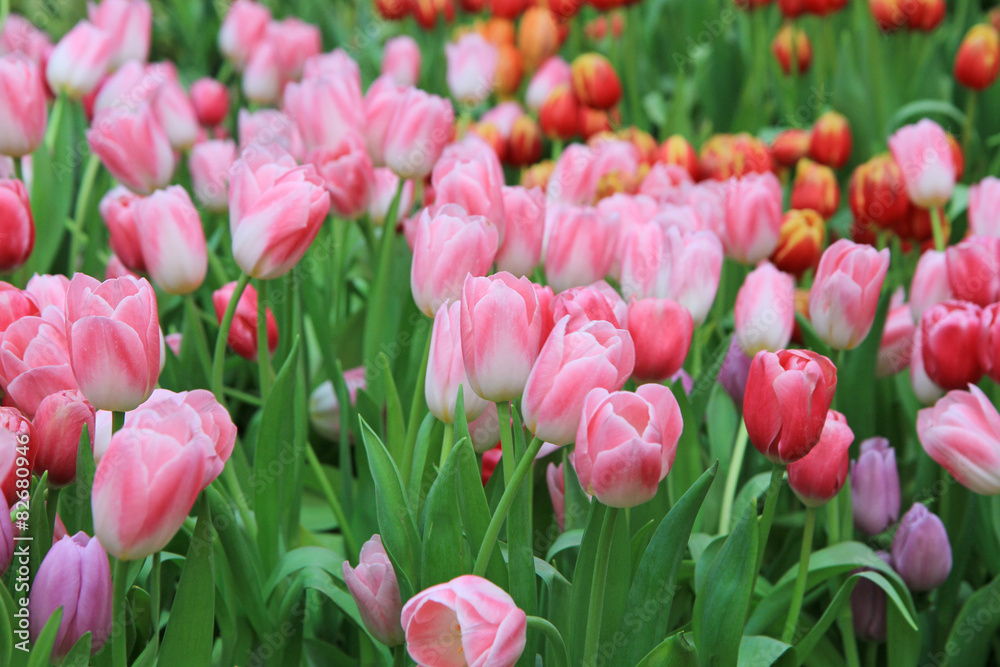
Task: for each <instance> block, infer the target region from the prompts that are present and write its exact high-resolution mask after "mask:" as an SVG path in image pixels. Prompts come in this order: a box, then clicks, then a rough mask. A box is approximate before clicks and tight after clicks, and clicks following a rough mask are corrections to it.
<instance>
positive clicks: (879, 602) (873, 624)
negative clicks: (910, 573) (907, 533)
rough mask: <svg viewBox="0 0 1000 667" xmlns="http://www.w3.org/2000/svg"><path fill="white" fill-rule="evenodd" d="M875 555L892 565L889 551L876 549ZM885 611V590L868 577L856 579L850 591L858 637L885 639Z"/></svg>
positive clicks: (872, 640)
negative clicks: (856, 581)
mask: <svg viewBox="0 0 1000 667" xmlns="http://www.w3.org/2000/svg"><path fill="white" fill-rule="evenodd" d="M875 555H877V556H878V557H879V558H881V559H882V560H883V561H884V562H885V563H886V564H887V565H889V566H891V565H892V556H891V555H889V552H887V551H876V552H875ZM886 613H887V612H886V597H885V591H884V590H882V589H881V588H880V587H879V585H878V584H876V583H875V582H874V581H871V580H870V579H864V578H862V579H858V583H857V584H856V585H855V586H854V590H853V591H851V620H852V621H853V623H854V631H855V632H856V633H857V635H858V637H860V638H861V639H863V640H865V641H870V642H883V641H885V635H886V618H887V616H886Z"/></svg>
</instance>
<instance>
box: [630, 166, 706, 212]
mask: <svg viewBox="0 0 1000 667" xmlns="http://www.w3.org/2000/svg"><path fill="white" fill-rule="evenodd" d="M693 185H694V183H693V182H692V180H691V174H689V173H688V171H687V169H685V168H684V167H680V166H678V165H676V164H663V163H662V162H657V163H656V164H654V165H653V166H652V167H651V168H650V169H649V173H648V174H646V177H645V178H644V179H642V183H641V184H640V185H639V193H640V194H644V195H647V196H649V197H652V198H653V199H655V200H656V201H657V202H659V203H661V204H668V203H670V204H680V203H683V202H685V201H686V200H687V198H688V194H689V193H690V191H691V190H692V186H693Z"/></svg>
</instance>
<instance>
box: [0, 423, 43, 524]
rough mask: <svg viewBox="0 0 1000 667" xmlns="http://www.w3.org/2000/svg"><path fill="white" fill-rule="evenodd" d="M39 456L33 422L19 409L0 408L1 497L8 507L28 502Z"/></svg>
mask: <svg viewBox="0 0 1000 667" xmlns="http://www.w3.org/2000/svg"><path fill="white" fill-rule="evenodd" d="M37 452H38V434H37V432H36V431H35V427H34V426H32V425H31V422H30V421H28V420H27V419H25V417H24V415H23V414H21V412H20V411H19V410H18V409H17V408H11V407H0V496H2V497H3V498H4V500H5V502H6V504H7V505H8V506H13V505H14V504H15V503H16V502H18V501H19V500H23V501H25V502H27V501H28V489H27V488H25V487H24V484H26V483H28V482H30V479H31V471H32V469H33V468H34V462H35V456H36V453H37ZM22 480H23V481H22ZM9 518H10V516H9V515H8V519H9Z"/></svg>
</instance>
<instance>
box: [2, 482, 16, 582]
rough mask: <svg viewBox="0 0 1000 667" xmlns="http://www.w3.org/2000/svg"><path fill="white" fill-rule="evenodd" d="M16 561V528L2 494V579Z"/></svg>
mask: <svg viewBox="0 0 1000 667" xmlns="http://www.w3.org/2000/svg"><path fill="white" fill-rule="evenodd" d="M13 560H14V526H13V525H12V524H11V521H10V508H9V507H8V506H7V500H6V499H5V498H4V497H3V494H0V577H2V576H3V575H4V574H5V573H6V572H7V568H8V567H10V564H11V561H13Z"/></svg>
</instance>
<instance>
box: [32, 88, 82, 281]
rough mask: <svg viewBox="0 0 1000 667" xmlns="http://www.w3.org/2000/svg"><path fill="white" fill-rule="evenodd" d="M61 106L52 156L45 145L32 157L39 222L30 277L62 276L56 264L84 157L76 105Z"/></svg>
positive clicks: (34, 207) (34, 204)
mask: <svg viewBox="0 0 1000 667" xmlns="http://www.w3.org/2000/svg"><path fill="white" fill-rule="evenodd" d="M59 103H61V104H63V105H64V108H63V110H62V111H63V117H62V122H61V123H60V125H59V135H58V136H57V137H56V141H55V145H54V146H53V151H52V153H51V154H50V153H49V151H48V149H47V148H46V147H45V145H44V144H42V145H41V146H39V147H38V149H36V150H35V152H34V153H32V156H31V169H32V183H31V214H32V216H33V217H34V219H35V248H34V250H33V252H32V254H31V257H30V258H29V260H28V264H27V267H26V271H25V275H27V276H30V275H31V274H32V273H58V271H57V269H56V268H55V267H53V266H52V263H53V261H54V260H55V258H56V255H57V254H58V253H59V247H60V246H61V245H62V241H63V236H64V235H65V233H66V225H65V222H66V220H67V219H68V218H69V211H70V204H71V203H72V199H73V195H74V193H75V192H76V187H75V184H74V176H75V173H76V171H77V169H78V167H79V164H78V162H79V160H80V158H81V156H80V155H78V154H77V153H76V152H75V151H74V147H73V136H74V132H73V130H74V122H73V120H74V118H73V115H74V114H73V113H72V109H70V108H69V107H71V106H75V105H73V104H72V103H71V102H70V101H69V99H63V100H62V101H61V102H57V104H59ZM19 286H21V287H23V285H19Z"/></svg>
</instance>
